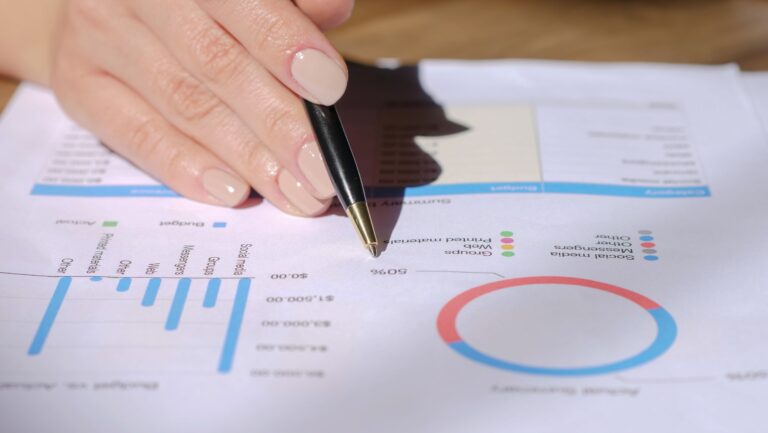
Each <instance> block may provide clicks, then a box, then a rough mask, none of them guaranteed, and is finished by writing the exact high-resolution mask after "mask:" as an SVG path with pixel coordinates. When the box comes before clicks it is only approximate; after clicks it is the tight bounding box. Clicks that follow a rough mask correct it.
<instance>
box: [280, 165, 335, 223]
mask: <svg viewBox="0 0 768 433" xmlns="http://www.w3.org/2000/svg"><path fill="white" fill-rule="evenodd" d="M277 185H278V186H279V187H280V191H282V192H283V195H284V196H285V198H287V199H288V201H290V202H291V204H292V205H294V206H296V208H298V209H299V210H300V211H302V212H303V213H304V214H306V215H310V216H312V215H317V214H319V213H320V212H322V211H324V210H325V208H326V204H325V203H323V202H321V201H319V200H318V199H316V198H314V197H313V196H312V194H310V193H309V191H307V190H306V188H304V186H303V185H302V184H301V182H299V181H298V180H296V178H295V177H293V175H292V174H291V173H289V172H288V171H287V170H282V171H280V174H279V175H278V176H277Z"/></svg>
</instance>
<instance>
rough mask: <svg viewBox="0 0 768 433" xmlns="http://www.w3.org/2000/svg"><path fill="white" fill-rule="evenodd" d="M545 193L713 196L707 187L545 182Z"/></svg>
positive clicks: (678, 196) (621, 195) (660, 196)
mask: <svg viewBox="0 0 768 433" xmlns="http://www.w3.org/2000/svg"><path fill="white" fill-rule="evenodd" d="M544 192H545V193H559V194H585V195H611V196H617V197H648V198H685V197H709V196H710V195H711V193H710V191H709V187H706V186H676V187H665V186H627V185H601V184H596V183H567V182H545V183H544Z"/></svg>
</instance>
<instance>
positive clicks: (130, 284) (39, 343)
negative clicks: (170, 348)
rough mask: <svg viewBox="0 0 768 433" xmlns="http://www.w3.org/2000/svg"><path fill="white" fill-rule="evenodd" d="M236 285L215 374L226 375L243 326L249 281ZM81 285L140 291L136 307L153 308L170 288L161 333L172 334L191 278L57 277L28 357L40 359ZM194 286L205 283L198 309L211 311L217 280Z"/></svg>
mask: <svg viewBox="0 0 768 433" xmlns="http://www.w3.org/2000/svg"><path fill="white" fill-rule="evenodd" d="M230 280H234V281H235V282H236V290H235V296H234V300H233V302H232V307H231V311H230V315H229V319H228V322H227V325H226V331H225V334H224V338H223V343H222V345H221V352H220V356H219V361H218V365H217V367H216V371H217V372H218V373H222V374H224V373H229V372H230V371H231V370H232V365H233V363H234V357H235V352H236V350H237V343H238V338H239V336H240V329H241V327H242V324H243V317H244V315H245V308H246V305H247V302H248V296H249V292H250V290H251V279H250V278H238V279H230ZM82 283H90V284H94V283H95V284H102V285H111V284H113V283H114V290H115V291H116V292H118V293H126V292H128V291H130V290H143V295H142V297H141V299H140V305H141V307H143V308H150V307H155V308H156V307H157V306H156V300H157V296H158V293H159V291H160V288H161V286H163V285H172V286H173V298H172V301H171V303H170V307H169V308H168V312H167V315H166V319H165V323H164V326H163V328H164V331H166V332H173V331H176V330H178V329H179V327H180V326H183V320H182V318H183V314H184V309H185V307H186V305H187V303H188V302H189V301H188V297H189V292H190V287H191V286H192V279H190V278H154V277H153V278H130V277H120V278H114V277H99V276H94V277H69V276H66V277H60V278H58V279H57V281H56V284H55V287H54V290H53V293H52V294H51V297H50V300H49V302H48V306H47V307H46V309H45V312H44V313H43V316H42V317H41V318H40V323H39V325H38V326H37V331H36V332H35V334H34V337H33V339H32V341H31V343H30V345H29V349H28V350H27V354H28V355H29V356H44V355H45V347H46V343H47V341H48V340H49V338H50V337H51V335H52V333H54V332H55V326H56V319H57V317H58V315H59V312H60V311H61V309H62V307H63V306H64V304H65V303H66V301H67V297H68V295H69V294H70V293H71V291H72V290H75V286H77V285H79V284H82ZM196 283H204V284H205V286H206V287H205V295H204V298H203V302H202V307H203V308H205V309H213V308H215V307H216V306H217V300H218V297H219V291H220V288H221V285H222V279H221V278H210V279H198V280H196Z"/></svg>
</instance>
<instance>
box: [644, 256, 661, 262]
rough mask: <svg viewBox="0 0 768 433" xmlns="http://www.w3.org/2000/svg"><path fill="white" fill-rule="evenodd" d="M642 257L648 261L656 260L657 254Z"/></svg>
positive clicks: (657, 258)
mask: <svg viewBox="0 0 768 433" xmlns="http://www.w3.org/2000/svg"><path fill="white" fill-rule="evenodd" d="M643 258H644V259H645V260H648V261H649V262H655V261H656V260H659V256H643Z"/></svg>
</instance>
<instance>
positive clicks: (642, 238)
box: [640, 236, 653, 242]
mask: <svg viewBox="0 0 768 433" xmlns="http://www.w3.org/2000/svg"><path fill="white" fill-rule="evenodd" d="M640 240H641V241H645V242H649V241H652V240H653V236H640Z"/></svg>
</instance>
